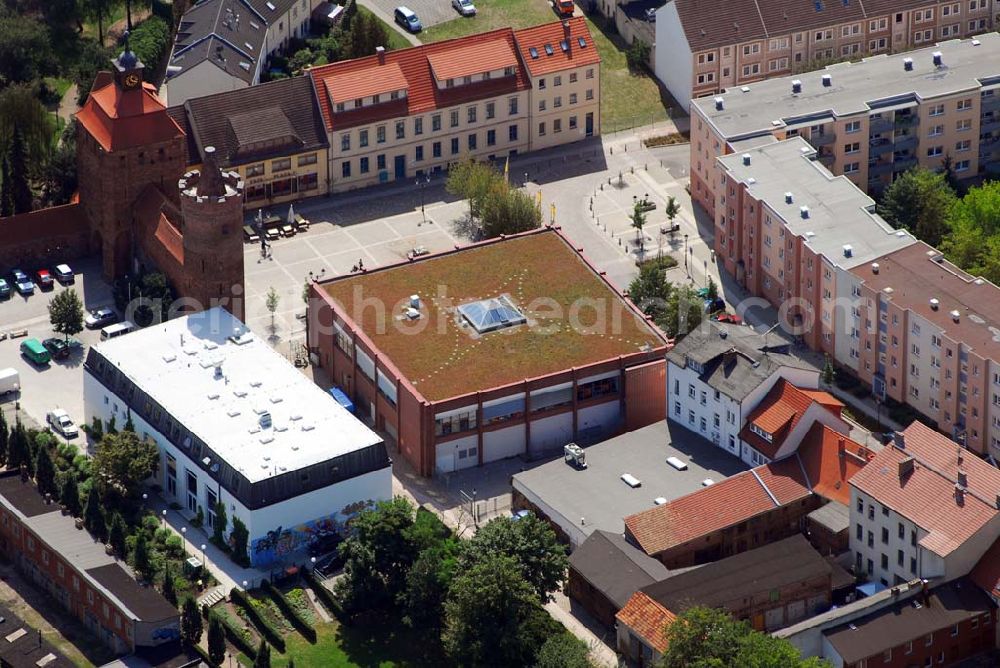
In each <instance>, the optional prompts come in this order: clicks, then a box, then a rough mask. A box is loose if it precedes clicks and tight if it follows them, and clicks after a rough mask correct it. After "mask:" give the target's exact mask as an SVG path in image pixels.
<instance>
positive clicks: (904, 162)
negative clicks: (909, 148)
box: [892, 155, 917, 172]
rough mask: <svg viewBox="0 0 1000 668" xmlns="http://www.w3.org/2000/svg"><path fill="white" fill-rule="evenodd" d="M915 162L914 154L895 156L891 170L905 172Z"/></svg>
mask: <svg viewBox="0 0 1000 668" xmlns="http://www.w3.org/2000/svg"><path fill="white" fill-rule="evenodd" d="M916 164H917V157H916V156H914V155H905V156H902V157H899V158H896V160H895V161H894V162H893V163H892V171H894V172H905V171H906V170H908V169H909V168H910V167H913V166H914V165H916Z"/></svg>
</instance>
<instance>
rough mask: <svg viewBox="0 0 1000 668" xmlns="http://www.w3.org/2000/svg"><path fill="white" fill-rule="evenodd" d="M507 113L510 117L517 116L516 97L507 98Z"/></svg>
mask: <svg viewBox="0 0 1000 668" xmlns="http://www.w3.org/2000/svg"><path fill="white" fill-rule="evenodd" d="M507 113H508V114H509V115H510V116H516V115H517V98H516V97H508V98H507Z"/></svg>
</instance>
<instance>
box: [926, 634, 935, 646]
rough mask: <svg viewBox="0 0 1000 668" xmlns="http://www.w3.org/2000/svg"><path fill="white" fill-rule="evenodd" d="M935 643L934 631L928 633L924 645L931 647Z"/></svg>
mask: <svg viewBox="0 0 1000 668" xmlns="http://www.w3.org/2000/svg"><path fill="white" fill-rule="evenodd" d="M933 644H934V634H933V633H928V634H927V635H926V636H925V637H924V647H930V646H931V645H933Z"/></svg>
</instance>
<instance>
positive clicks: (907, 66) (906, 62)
mask: <svg viewBox="0 0 1000 668" xmlns="http://www.w3.org/2000/svg"><path fill="white" fill-rule="evenodd" d="M903 69H904V70H906V71H907V72H912V71H913V58H903Z"/></svg>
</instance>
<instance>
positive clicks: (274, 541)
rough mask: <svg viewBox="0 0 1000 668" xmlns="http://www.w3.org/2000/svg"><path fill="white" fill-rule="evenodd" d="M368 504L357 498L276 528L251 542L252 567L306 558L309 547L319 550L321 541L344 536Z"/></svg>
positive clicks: (263, 566) (369, 502)
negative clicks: (326, 512)
mask: <svg viewBox="0 0 1000 668" xmlns="http://www.w3.org/2000/svg"><path fill="white" fill-rule="evenodd" d="M371 506H374V502H373V501H358V502H357V503H352V504H351V505H349V506H345V507H344V508H341V509H340V510H339V511H337V512H334V513H331V514H329V515H325V516H323V517H318V518H316V519H314V520H310V521H308V522H305V523H304V524H299V525H298V526H294V527H280V526H279V527H275V528H274V529H272V530H270V531H268V532H267V533H266V534H264V535H263V536H262V537H260V538H257V539H254V540H253V541H251V543H250V563H251V565H252V566H254V567H255V568H266V567H269V566H273V565H276V564H281V563H283V562H287V561H294V560H295V559H297V558H298V559H305V558H308V552H309V550H310V548H316V549H321V547H322V545H323V544H324V543H327V542H329V541H331V539H334V540H335V538H336V537H338V536H343V535H345V534H346V532H347V530H348V529H349V528H350V524H351V521H352V520H353V519H354V517H355V516H356V515H357V514H358V513H359V512H361V511H362V510H364V509H365V508H369V507H371Z"/></svg>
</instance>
